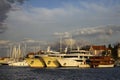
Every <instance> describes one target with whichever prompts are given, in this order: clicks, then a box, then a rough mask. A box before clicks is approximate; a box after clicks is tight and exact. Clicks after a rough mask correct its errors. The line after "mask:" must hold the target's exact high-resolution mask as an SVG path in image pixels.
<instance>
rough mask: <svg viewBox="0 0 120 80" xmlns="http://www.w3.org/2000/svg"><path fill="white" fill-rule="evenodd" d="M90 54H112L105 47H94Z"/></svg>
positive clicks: (91, 48)
mask: <svg viewBox="0 0 120 80" xmlns="http://www.w3.org/2000/svg"><path fill="white" fill-rule="evenodd" d="M90 52H91V53H92V54H93V55H100V56H102V55H110V54H111V50H110V49H108V48H106V46H105V45H97V46H96V45H92V46H91V47H90Z"/></svg>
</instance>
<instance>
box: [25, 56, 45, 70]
mask: <svg viewBox="0 0 120 80" xmlns="http://www.w3.org/2000/svg"><path fill="white" fill-rule="evenodd" d="M26 61H27V63H28V64H29V66H30V67H35V68H43V67H45V64H44V61H43V60H42V59H39V58H28V59H26Z"/></svg>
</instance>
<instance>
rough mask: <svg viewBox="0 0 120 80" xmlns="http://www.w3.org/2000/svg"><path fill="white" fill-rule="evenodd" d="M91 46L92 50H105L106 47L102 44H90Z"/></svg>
mask: <svg viewBox="0 0 120 80" xmlns="http://www.w3.org/2000/svg"><path fill="white" fill-rule="evenodd" d="M92 48H93V49H94V50H106V49H107V48H106V47H105V46H104V45H103V46H92Z"/></svg>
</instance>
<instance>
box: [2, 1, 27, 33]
mask: <svg viewBox="0 0 120 80" xmlns="http://www.w3.org/2000/svg"><path fill="white" fill-rule="evenodd" d="M24 1H25V0H0V33H3V32H5V30H6V29H7V27H6V26H4V21H5V20H6V18H7V17H8V16H7V13H8V12H9V11H10V10H11V8H12V4H13V3H20V4H23V3H24Z"/></svg>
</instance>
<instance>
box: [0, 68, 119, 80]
mask: <svg viewBox="0 0 120 80" xmlns="http://www.w3.org/2000/svg"><path fill="white" fill-rule="evenodd" d="M0 80H120V67H115V68H29V67H9V66H0Z"/></svg>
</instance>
